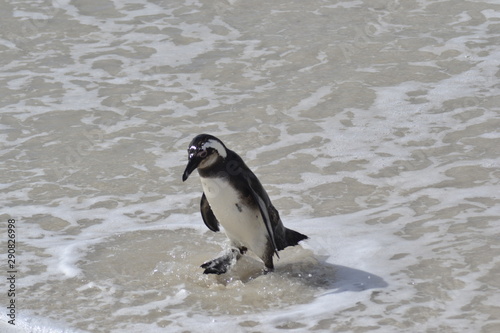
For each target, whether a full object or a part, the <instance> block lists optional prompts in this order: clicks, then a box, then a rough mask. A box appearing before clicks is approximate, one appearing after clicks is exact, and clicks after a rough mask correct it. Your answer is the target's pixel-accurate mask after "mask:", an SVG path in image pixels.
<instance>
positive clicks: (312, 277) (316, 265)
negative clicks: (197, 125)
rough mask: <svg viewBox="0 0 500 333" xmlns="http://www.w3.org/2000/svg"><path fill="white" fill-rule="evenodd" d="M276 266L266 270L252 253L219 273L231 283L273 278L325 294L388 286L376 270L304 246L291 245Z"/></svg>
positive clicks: (220, 278)
mask: <svg viewBox="0 0 500 333" xmlns="http://www.w3.org/2000/svg"><path fill="white" fill-rule="evenodd" d="M280 258H281V259H279V260H277V261H276V262H275V269H274V271H272V272H266V271H265V269H264V268H263V264H262V262H261V261H259V260H258V259H256V258H254V257H252V256H244V257H242V258H241V259H240V260H239V261H238V262H237V263H236V264H235V266H234V267H233V269H232V270H231V271H230V272H228V273H226V274H223V275H218V276H216V280H217V282H218V283H220V284H223V285H227V284H230V283H232V282H234V281H237V280H239V281H241V282H243V283H249V282H251V281H252V280H255V279H269V280H271V281H272V280H278V281H277V282H279V281H282V280H283V279H286V280H289V282H290V283H299V284H303V285H305V286H307V287H310V288H313V289H317V290H320V291H322V292H323V293H324V294H332V293H342V292H346V291H355V292H360V291H363V290H368V289H376V288H385V287H387V286H388V284H387V282H385V281H384V279H383V278H381V277H380V276H377V275H375V274H373V273H370V272H366V271H363V270H359V269H356V268H351V267H347V266H342V265H335V264H330V263H328V262H327V259H328V258H329V257H328V256H321V255H316V254H314V253H313V251H311V250H309V249H304V248H302V247H300V246H295V247H293V248H287V249H285V250H283V251H281V252H280Z"/></svg>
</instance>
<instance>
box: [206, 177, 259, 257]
mask: <svg viewBox="0 0 500 333" xmlns="http://www.w3.org/2000/svg"><path fill="white" fill-rule="evenodd" d="M201 184H202V186H203V192H205V196H206V197H207V200H208V203H209V204H210V208H212V211H213V212H214V215H215V217H217V220H219V222H220V224H221V225H222V227H223V228H224V231H225V233H226V235H227V237H228V238H229V239H230V240H231V242H232V243H233V245H235V246H238V247H239V246H245V247H246V248H248V249H249V250H251V251H252V252H253V253H255V254H256V255H257V256H259V257H262V256H263V255H264V252H265V249H266V247H267V242H268V237H267V236H268V235H267V230H266V226H265V224H264V221H263V220H262V216H261V214H260V211H258V208H257V210H256V209H254V208H251V207H248V206H245V205H244V204H243V203H242V202H241V201H240V199H239V194H238V192H236V191H235V190H234V189H233V187H232V186H231V185H230V184H229V182H227V181H224V180H222V179H221V178H201Z"/></svg>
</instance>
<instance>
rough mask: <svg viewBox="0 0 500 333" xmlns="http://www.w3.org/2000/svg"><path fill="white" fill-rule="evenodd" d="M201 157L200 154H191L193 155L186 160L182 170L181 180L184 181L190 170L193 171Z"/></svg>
mask: <svg viewBox="0 0 500 333" xmlns="http://www.w3.org/2000/svg"><path fill="white" fill-rule="evenodd" d="M202 159H203V158H201V157H200V156H197V155H196V154H193V156H190V157H189V161H188V164H187V165H186V169H185V170H184V173H183V174H182V181H183V182H184V181H186V179H188V177H189V175H190V174H191V172H193V171H194V169H196V168H197V167H198V165H199V164H200V162H201V160H202Z"/></svg>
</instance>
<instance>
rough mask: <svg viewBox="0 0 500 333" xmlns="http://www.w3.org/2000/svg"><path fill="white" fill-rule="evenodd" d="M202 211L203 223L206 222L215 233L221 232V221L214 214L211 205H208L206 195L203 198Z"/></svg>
mask: <svg viewBox="0 0 500 333" xmlns="http://www.w3.org/2000/svg"><path fill="white" fill-rule="evenodd" d="M200 211H201V217H202V218H203V222H205V225H206V226H207V227H208V229H210V230H212V231H213V232H217V231H219V230H220V229H219V221H218V220H217V218H216V217H215V215H214V212H212V208H210V204H209V203H208V200H207V197H206V196H205V193H203V195H202V196H201V202H200Z"/></svg>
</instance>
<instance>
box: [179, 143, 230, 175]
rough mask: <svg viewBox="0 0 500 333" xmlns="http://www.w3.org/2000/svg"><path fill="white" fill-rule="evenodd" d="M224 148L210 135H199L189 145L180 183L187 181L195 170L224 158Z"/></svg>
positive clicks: (225, 153)
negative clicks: (186, 161)
mask: <svg viewBox="0 0 500 333" xmlns="http://www.w3.org/2000/svg"><path fill="white" fill-rule="evenodd" d="M226 156H227V150H226V146H224V144H223V143H222V141H220V140H219V139H217V138H216V137H215V136H213V135H210V134H199V135H197V136H196V137H195V138H194V139H193V140H192V141H191V143H190V144H189V148H188V164H187V166H186V169H185V170H184V173H183V175H182V181H185V180H186V179H188V177H189V175H190V174H191V173H192V172H193V171H194V169H196V168H207V167H209V166H211V165H212V164H214V163H216V162H217V160H218V159H219V158H222V159H224V158H226Z"/></svg>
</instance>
